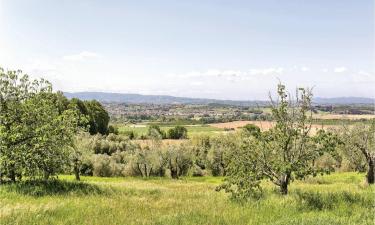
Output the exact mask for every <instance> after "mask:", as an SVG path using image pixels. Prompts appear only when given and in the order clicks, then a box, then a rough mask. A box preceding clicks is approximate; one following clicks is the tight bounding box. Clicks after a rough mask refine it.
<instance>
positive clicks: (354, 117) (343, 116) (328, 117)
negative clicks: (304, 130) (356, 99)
mask: <svg viewBox="0 0 375 225" xmlns="http://www.w3.org/2000/svg"><path fill="white" fill-rule="evenodd" d="M313 118H315V119H323V120H342V119H344V120H360V119H374V118H375V115H374V114H364V115H354V114H353V115H349V114H323V113H319V114H314V115H313Z"/></svg>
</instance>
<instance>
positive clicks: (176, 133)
mask: <svg viewBox="0 0 375 225" xmlns="http://www.w3.org/2000/svg"><path fill="white" fill-rule="evenodd" d="M168 138H170V139H185V138H187V129H186V128H185V127H183V126H175V127H174V128H171V129H169V130H168Z"/></svg>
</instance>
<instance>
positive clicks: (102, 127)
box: [84, 100, 109, 135]
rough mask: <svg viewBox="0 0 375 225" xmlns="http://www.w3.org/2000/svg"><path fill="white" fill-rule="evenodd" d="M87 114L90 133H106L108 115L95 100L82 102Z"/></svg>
mask: <svg viewBox="0 0 375 225" xmlns="http://www.w3.org/2000/svg"><path fill="white" fill-rule="evenodd" d="M84 104H85V106H86V108H87V111H88V114H89V125H90V127H89V132H90V134H97V133H100V134H102V135H105V134H108V123H109V115H108V112H107V111H106V110H105V109H104V107H103V106H102V105H101V104H100V103H99V102H98V101H96V100H92V101H85V102H84Z"/></svg>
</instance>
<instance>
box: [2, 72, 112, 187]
mask: <svg viewBox="0 0 375 225" xmlns="http://www.w3.org/2000/svg"><path fill="white" fill-rule="evenodd" d="M108 122H109V117H108V114H107V112H106V111H105V110H104V108H103V107H102V106H101V105H100V103H98V102H96V101H87V102H82V101H80V100H78V99H73V100H71V101H69V100H68V99H66V98H65V97H64V96H63V94H62V93H59V92H57V93H55V92H53V91H52V85H51V84H50V83H49V82H48V81H46V80H43V79H41V80H30V79H29V77H28V76H27V75H25V74H22V72H21V71H4V70H3V69H2V68H0V182H1V181H2V180H3V179H5V178H7V179H9V180H11V181H16V179H17V178H18V179H21V178H22V177H23V176H27V177H28V178H37V177H44V179H48V178H49V177H50V176H51V175H54V174H56V173H59V172H61V171H63V170H65V169H66V167H69V166H71V164H74V162H75V161H76V158H77V157H78V155H79V154H80V153H79V151H78V149H77V148H76V146H75V143H76V140H75V139H76V134H77V133H78V132H79V131H80V130H85V129H89V131H90V132H91V133H107V132H108V131H107V127H108Z"/></svg>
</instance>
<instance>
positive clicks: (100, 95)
mask: <svg viewBox="0 0 375 225" xmlns="http://www.w3.org/2000/svg"><path fill="white" fill-rule="evenodd" d="M64 95H65V96H66V97H67V98H79V99H81V100H93V99H95V100H97V101H100V102H116V103H133V104H141V103H148V104H152V103H153V104H222V105H237V106H253V105H267V104H268V101H235V100H218V99H207V98H186V97H175V96H168V95H141V94H121V93H108V92H74V93H69V92H65V93H64ZM313 102H314V104H343V105H347V104H374V103H375V99H373V98H361V97H340V98H314V100H313Z"/></svg>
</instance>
